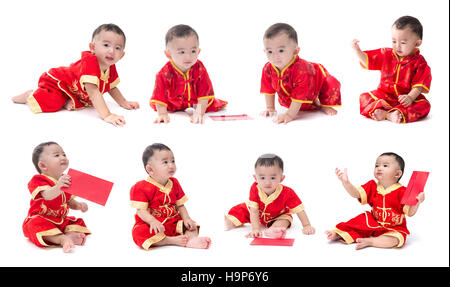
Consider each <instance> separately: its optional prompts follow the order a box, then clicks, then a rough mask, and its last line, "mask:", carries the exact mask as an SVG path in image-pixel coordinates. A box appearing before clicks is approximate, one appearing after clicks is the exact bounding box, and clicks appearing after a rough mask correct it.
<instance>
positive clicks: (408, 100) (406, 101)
mask: <svg viewBox="0 0 450 287" xmlns="http://www.w3.org/2000/svg"><path fill="white" fill-rule="evenodd" d="M424 90H425V89H423V88H422V87H415V88H412V89H411V91H410V92H409V93H408V94H407V95H399V96H398V101H399V102H400V104H402V106H404V107H405V108H406V107H409V106H410V105H411V104H412V103H413V102H414V100H415V99H416V98H417V97H418V96H419V95H420V94H422V93H423V92H424Z"/></svg>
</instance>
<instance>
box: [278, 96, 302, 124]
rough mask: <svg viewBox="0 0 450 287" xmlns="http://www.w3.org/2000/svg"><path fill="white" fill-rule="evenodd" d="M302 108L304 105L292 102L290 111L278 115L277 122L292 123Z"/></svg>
mask: <svg viewBox="0 0 450 287" xmlns="http://www.w3.org/2000/svg"><path fill="white" fill-rule="evenodd" d="M301 106H302V103H299V102H295V101H292V102H291V105H290V106H289V109H288V110H287V111H286V112H285V113H284V114H281V115H278V117H277V118H276V120H275V122H276V123H277V124H281V123H285V124H287V123H288V122H290V121H292V120H293V119H295V117H296V116H297V114H298V111H299V110H300V107H301Z"/></svg>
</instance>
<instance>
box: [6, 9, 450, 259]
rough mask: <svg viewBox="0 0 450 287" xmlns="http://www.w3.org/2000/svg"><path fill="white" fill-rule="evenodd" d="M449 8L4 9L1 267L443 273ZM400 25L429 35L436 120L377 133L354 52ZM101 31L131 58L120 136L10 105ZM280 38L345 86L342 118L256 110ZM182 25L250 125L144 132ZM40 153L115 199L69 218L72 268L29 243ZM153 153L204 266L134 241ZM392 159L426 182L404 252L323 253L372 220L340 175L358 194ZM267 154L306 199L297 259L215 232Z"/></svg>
mask: <svg viewBox="0 0 450 287" xmlns="http://www.w3.org/2000/svg"><path fill="white" fill-rule="evenodd" d="M5 3H7V4H5ZM256 3H258V4H256ZM448 8H449V7H448V1H428V2H427V3H425V2H423V1H411V0H409V1H258V2H253V1H235V0H230V1H222V2H216V1H188V2H186V1H177V0H173V1H159V2H155V1H151V2H150V1H126V2H124V1H112V0H111V1H8V2H2V4H1V7H0V26H1V27H2V42H1V45H0V55H1V57H2V59H1V69H0V81H1V89H2V96H1V103H0V107H1V112H0V116H1V134H2V140H1V149H0V152H1V155H0V158H1V160H2V164H1V172H0V174H1V182H2V187H1V189H0V195H1V202H2V206H1V208H0V222H1V229H0V266H448V264H449V257H448V247H449V239H448V235H449V229H448V226H449V224H448V218H449V207H448V202H449V200H448V194H449V179H448V172H449V161H448V152H449V132H448V124H449V111H448V98H449V95H448V86H449V82H448V76H449V75H448V71H449V70H448V63H449V61H448V60H449V59H448V54H449V53H448V52H449V48H448V47H449V45H448V44H449V41H448V26H449V25H448V24H449V14H448ZM403 15H412V16H416V17H418V18H419V19H420V21H421V22H422V24H423V26H424V38H423V45H422V46H421V53H422V54H423V55H424V56H425V58H426V59H427V61H428V64H429V66H430V67H431V70H432V73H433V82H432V85H431V92H430V93H429V95H427V98H428V99H429V100H430V102H431V106H432V109H431V112H430V114H429V116H428V117H427V118H426V119H425V120H422V121H419V122H416V123H411V124H406V125H395V124H392V123H390V122H375V121H372V120H369V119H366V118H364V117H362V116H360V115H359V101H358V99H359V94H361V93H362V92H365V91H370V90H373V89H375V88H376V87H377V85H378V81H379V72H377V71H365V70H363V69H361V68H360V66H359V64H358V60H357V58H356V56H355V55H354V54H353V51H352V50H351V48H350V42H351V40H352V39H353V38H358V39H359V40H360V41H361V42H360V45H361V48H362V49H376V48H380V47H388V46H390V27H391V25H392V23H393V22H394V21H395V19H397V18H398V17H400V16H403ZM110 22H112V23H115V24H118V25H119V26H120V27H121V28H122V29H123V30H124V32H125V34H126V36H127V45H126V49H125V51H126V55H125V57H124V58H123V59H122V60H121V61H120V62H119V63H118V64H117V68H118V72H119V75H120V78H121V84H120V85H119V88H120V90H121V91H122V93H123V94H124V95H125V97H126V98H127V99H129V100H136V101H139V103H140V105H141V109H140V110H138V111H126V110H123V109H121V108H120V107H119V106H118V105H117V104H116V103H115V102H114V101H113V100H112V99H111V98H110V97H109V96H108V95H105V98H106V101H107V104H108V106H109V107H110V109H111V111H112V112H114V113H117V114H121V115H124V116H125V118H126V121H127V124H126V126H125V127H123V128H116V127H113V126H112V125H109V124H106V123H104V122H103V121H102V120H101V119H100V118H98V116H97V114H96V112H95V110H94V109H85V110H82V111H76V112H68V111H61V112H57V113H53V114H39V115H35V114H32V113H31V111H30V110H29V108H28V107H27V106H26V105H15V104H13V103H12V102H11V101H10V98H11V97H12V96H14V95H16V94H18V93H21V92H23V91H25V90H28V89H32V88H35V87H36V85H37V81H38V78H39V76H40V75H41V73H43V72H45V71H47V70H48V69H49V68H52V67H57V66H62V65H64V66H66V65H69V64H70V63H72V62H75V61H76V60H78V59H79V57H80V53H81V51H83V50H87V49H88V43H89V41H90V38H91V34H92V31H93V30H94V29H95V28H96V27H97V26H98V25H100V24H103V23H110ZM276 22H287V23H289V24H291V25H292V26H294V28H296V30H297V32H298V35H299V45H300V47H301V51H300V57H302V58H304V59H306V60H309V61H313V62H319V63H321V64H323V65H324V66H325V67H326V68H327V69H328V71H329V72H330V73H331V74H332V75H334V76H335V77H336V78H338V79H339V80H340V82H341V83H342V90H341V91H342V107H341V108H339V110H338V115H337V116H334V117H329V116H326V115H324V114H322V113H317V112H316V113H303V114H302V118H301V119H300V120H298V121H295V122H291V123H289V124H288V125H276V124H274V123H272V122H271V120H270V119H263V118H260V117H259V116H258V114H259V112H260V111H262V110H263V109H264V98H263V97H262V96H260V95H259V85H260V75H261V70H262V67H263V65H264V64H265V63H266V61H267V60H266V58H265V55H264V53H263V45H262V36H263V33H264V31H265V29H266V28H267V27H268V26H270V25H271V24H273V23H276ZM180 23H184V24H188V25H191V26H192V27H193V28H194V29H196V30H197V32H198V34H199V36H200V47H201V49H202V51H201V54H200V59H201V60H202V62H203V63H204V64H205V66H206V67H207V69H208V72H209V75H210V77H211V80H212V82H213V85H214V90H215V94H216V97H218V98H220V99H223V100H227V101H229V105H228V107H227V109H226V110H225V111H223V112H221V113H219V114H241V113H247V114H248V115H250V116H252V117H253V118H254V120H252V121H236V122H214V121H212V120H211V119H207V120H206V123H205V124H204V125H201V126H200V125H191V124H190V123H189V119H188V117H187V116H186V115H185V114H184V113H176V114H172V115H171V119H172V122H171V123H170V124H168V125H155V124H153V123H152V121H153V119H154V117H155V115H156V114H155V112H153V110H151V109H150V107H149V105H148V102H149V99H150V96H151V93H152V90H153V84H154V79H155V74H156V73H157V72H158V71H159V70H160V69H161V67H162V66H163V65H164V64H165V63H166V61H167V59H166V58H165V56H164V54H163V50H164V36H165V33H166V31H167V30H168V29H169V28H170V27H171V26H173V25H176V24H180ZM278 108H279V107H278ZM279 110H280V111H281V108H279ZM49 140H52V141H56V142H58V143H59V144H60V145H61V146H62V147H63V148H64V150H65V151H66V153H67V155H68V157H69V159H70V167H72V168H75V169H79V170H82V171H84V172H87V173H90V174H93V175H96V176H98V177H101V178H104V179H108V180H110V181H113V182H114V183H115V184H114V188H113V190H112V193H111V195H110V198H109V201H108V203H107V204H106V207H102V206H99V205H96V204H94V203H88V204H89V211H88V212H87V213H85V214H81V212H79V211H72V212H71V214H72V215H74V216H78V217H82V218H83V219H84V220H85V222H86V223H87V226H88V228H90V229H91V231H92V232H93V234H92V235H90V236H89V237H88V239H87V242H86V245H85V246H83V247H77V248H76V249H75V250H74V251H73V252H71V253H70V254H64V253H63V252H62V250H61V249H60V248H49V249H42V248H37V247H35V246H34V245H33V244H32V243H30V241H28V239H26V238H25V237H24V236H23V234H22V222H23V219H24V218H25V217H26V214H27V211H28V207H29V199H30V194H29V192H28V190H27V183H28V181H29V180H30V179H31V177H32V176H33V175H34V174H35V173H36V171H35V170H34V167H33V165H32V162H31V152H32V150H33V148H34V147H35V146H36V145H37V144H39V143H41V142H43V141H49ZM154 142H163V143H165V144H167V145H168V146H169V147H171V148H172V150H173V152H174V154H175V158H176V162H177V167H178V171H177V173H176V175H175V176H176V177H177V178H178V179H179V181H180V183H181V185H182V187H183V189H184V191H185V193H186V194H187V196H188V198H189V201H188V202H187V204H186V207H187V209H188V211H189V213H190V215H191V217H192V218H193V219H194V220H196V221H197V222H198V223H199V224H200V225H201V230H200V231H201V232H200V233H201V235H203V236H210V237H211V238H212V242H213V243H212V246H211V248H210V249H209V250H195V249H187V248H180V247H173V246H170V247H161V248H156V249H153V250H151V251H144V250H142V249H140V248H138V247H137V246H136V245H135V244H134V242H133V241H132V238H131V228H132V225H133V223H134V217H133V214H134V212H135V211H134V210H133V209H132V208H131V207H130V205H129V189H130V187H131V186H132V185H133V184H134V183H135V182H137V181H139V180H142V179H145V178H146V176H147V175H146V173H145V170H144V168H143V166H142V163H141V155H142V152H143V150H144V148H145V147H146V146H147V145H149V144H151V143H154ZM386 151H393V152H397V153H399V154H400V155H401V156H403V158H404V159H405V161H406V170H405V174H404V177H403V178H402V180H401V183H403V184H404V185H407V183H408V180H409V177H410V175H411V173H412V171H413V170H425V171H430V172H431V174H430V177H429V179H428V182H427V185H426V189H425V192H426V200H425V202H424V203H423V204H422V205H421V206H420V208H419V211H418V212H417V214H416V215H415V216H414V217H412V218H408V219H407V221H408V228H409V230H410V232H411V236H409V237H408V238H407V241H406V244H405V246H404V247H403V248H401V249H387V250H385V249H376V248H366V249H363V250H360V251H356V250H355V249H354V245H345V244H341V243H329V242H328V241H327V240H326V236H325V234H324V232H325V230H327V229H330V228H332V227H333V226H334V225H335V224H337V223H338V222H340V221H346V220H348V219H350V218H351V217H354V216H356V215H357V214H359V213H361V212H362V211H364V210H366V209H367V206H360V205H359V203H358V202H357V201H355V200H354V199H352V198H351V197H350V196H349V195H348V194H347V193H346V191H345V190H344V189H343V188H342V186H341V184H340V182H339V181H338V180H337V179H336V177H335V175H334V169H335V167H340V168H344V167H347V168H348V172H349V176H350V180H351V181H352V182H353V183H354V184H355V185H360V184H363V183H365V182H367V181H368V180H370V179H372V178H373V166H374V163H375V159H376V157H377V156H378V155H379V154H381V153H382V152H386ZM263 153H276V154H278V155H280V156H281V157H282V158H283V159H284V162H285V175H286V179H285V181H284V184H285V185H287V186H290V187H292V188H293V189H294V190H295V191H296V192H297V194H298V195H299V196H300V198H301V199H302V201H303V202H304V205H305V208H306V213H307V215H308V216H309V218H310V220H311V222H312V224H313V226H314V227H315V228H316V234H315V235H312V236H306V235H303V234H302V232H301V224H300V221H299V220H298V218H297V217H295V218H294V224H293V226H292V228H291V229H289V231H288V237H290V238H295V243H294V246H293V247H260V246H250V245H249V242H250V240H249V239H246V238H245V237H244V235H245V234H246V233H247V232H249V231H250V226H246V227H244V228H240V229H236V230H232V231H228V232H225V231H223V215H224V214H225V213H227V211H228V210H229V208H231V207H232V206H233V205H235V204H237V203H240V202H243V201H245V200H246V199H247V198H248V192H249V188H250V186H251V184H252V182H253V178H252V175H253V165H254V162H255V160H256V158H257V157H258V156H259V155H261V154H263Z"/></svg>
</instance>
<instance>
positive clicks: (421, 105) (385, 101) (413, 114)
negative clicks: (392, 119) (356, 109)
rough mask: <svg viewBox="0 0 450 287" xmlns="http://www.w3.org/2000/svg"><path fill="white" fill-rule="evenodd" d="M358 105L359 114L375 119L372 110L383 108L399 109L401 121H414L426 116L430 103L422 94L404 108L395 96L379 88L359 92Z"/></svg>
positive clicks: (387, 109)
mask: <svg viewBox="0 0 450 287" xmlns="http://www.w3.org/2000/svg"><path fill="white" fill-rule="evenodd" d="M359 106H360V113H361V115H363V116H365V117H367V118H371V119H375V118H374V116H373V112H374V111H375V110H377V109H383V110H385V111H387V112H388V113H390V112H393V111H399V112H400V113H401V115H402V122H403V123H409V122H414V121H417V120H419V119H421V118H423V117H425V116H427V115H428V113H429V112H430V108H431V105H430V103H429V102H428V100H427V99H426V98H425V97H424V96H423V95H419V96H418V97H417V98H416V100H415V101H414V102H413V103H412V104H411V105H410V106H408V107H406V108H405V107H404V106H403V105H402V104H400V103H399V102H398V99H397V98H394V96H392V95H389V94H387V93H384V92H383V91H380V90H375V91H371V92H367V93H363V94H361V95H360V96H359Z"/></svg>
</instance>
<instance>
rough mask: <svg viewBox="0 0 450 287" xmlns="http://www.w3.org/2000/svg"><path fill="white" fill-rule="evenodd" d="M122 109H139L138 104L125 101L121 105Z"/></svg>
mask: <svg viewBox="0 0 450 287" xmlns="http://www.w3.org/2000/svg"><path fill="white" fill-rule="evenodd" d="M122 108H124V109H127V110H137V109H139V103H138V102H130V101H126V102H125V103H124V104H123V105H122Z"/></svg>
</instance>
